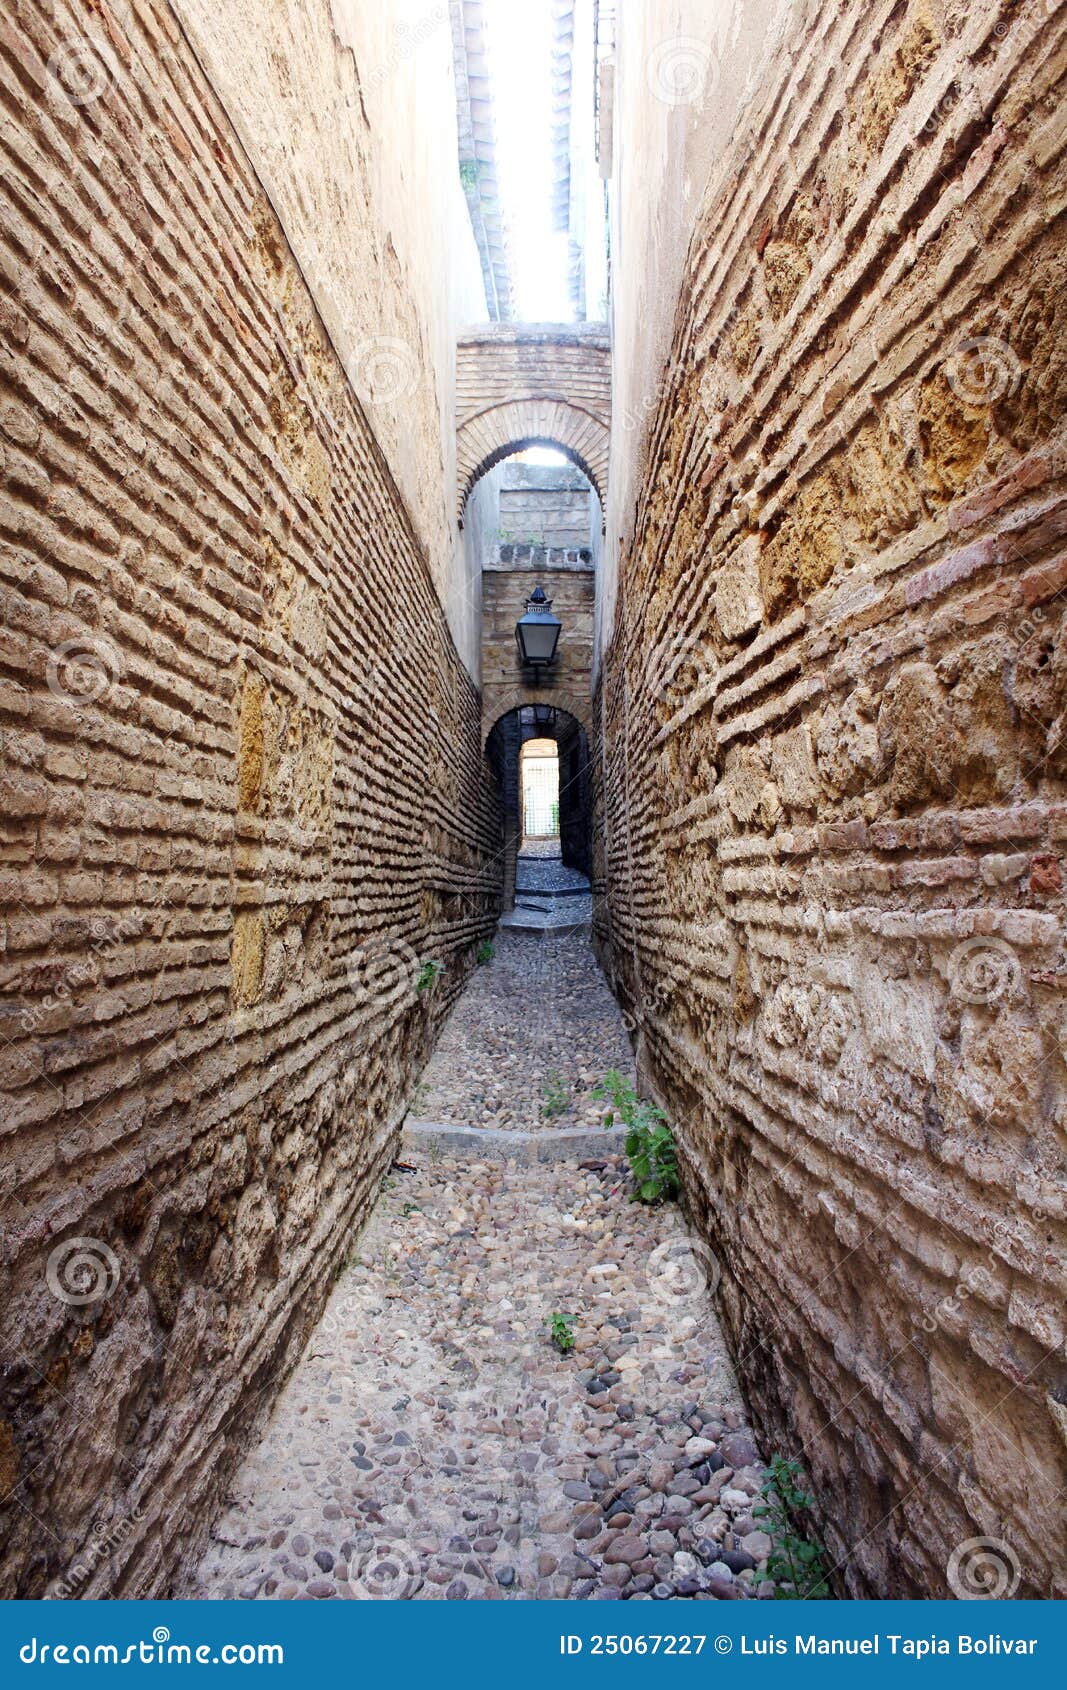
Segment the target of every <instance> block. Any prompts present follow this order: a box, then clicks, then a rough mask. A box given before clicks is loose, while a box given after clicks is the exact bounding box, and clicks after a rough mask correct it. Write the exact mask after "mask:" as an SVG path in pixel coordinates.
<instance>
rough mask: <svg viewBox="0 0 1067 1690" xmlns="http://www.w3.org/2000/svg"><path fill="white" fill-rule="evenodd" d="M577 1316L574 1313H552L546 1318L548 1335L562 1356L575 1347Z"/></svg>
mask: <svg viewBox="0 0 1067 1690" xmlns="http://www.w3.org/2000/svg"><path fill="white" fill-rule="evenodd" d="M577 1318H578V1317H577V1315H573V1314H550V1315H548V1316H547V1318H546V1320H545V1325H546V1326H547V1327H548V1335H549V1337H550V1338H551V1340H552V1342H553V1343H554V1344H555V1346H556V1348H557V1350H558V1351H559V1353H560V1355H561V1356H565V1355H568V1354H569V1353H570V1351H571V1350H573V1348H574V1322H575V1321H576V1320H577Z"/></svg>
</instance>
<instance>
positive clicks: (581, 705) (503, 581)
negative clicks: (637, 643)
mask: <svg viewBox="0 0 1067 1690" xmlns="http://www.w3.org/2000/svg"><path fill="white" fill-rule="evenodd" d="M499 553H500V555H499V557H498V559H496V560H494V561H493V562H491V563H490V564H488V565H487V566H486V569H485V572H484V574H483V576H482V714H483V721H484V727H485V732H486V733H488V732H489V730H490V728H491V727H492V726H493V723H494V722H496V721H498V720H499V718H500V717H501V716H502V715H503V714H504V713H505V712H506V711H508V710H513V709H515V708H516V706H518V705H521V704H556V705H558V706H559V707H560V708H561V709H563V710H569V711H570V713H571V715H572V716H574V717H575V718H576V719H577V720H578V721H580V722H581V723H582V725H583V727H585V728H587V729H588V727H589V723H590V703H591V699H592V670H593V601H594V597H595V581H594V575H593V570H592V568H591V567H590V566H589V565H588V564H585V563H582V562H581V559H580V557H579V555H578V553H577V552H571V553H567V552H563V551H557V550H553V551H552V553H551V554H549V552H548V550H547V549H546V548H545V547H541V546H511V545H504V546H501V547H500V548H499ZM512 560H514V561H515V562H516V563H517V564H518V565H519V566H518V567H511V562H512ZM520 560H521V561H520ZM538 584H540V585H541V586H542V587H543V588H544V590H545V592H546V593H547V594H548V596H549V598H550V599H551V600H552V610H553V614H554V615H556V616H558V617H559V619H560V621H561V623H562V624H563V627H562V630H561V632H560V636H559V645H558V646H557V648H556V660H555V662H554V663H553V665H552V667H551V669H550V670H549V671H547V672H546V673H545V674H544V675H543V676H542V677H541V678H540V684H539V685H536V686H535V685H533V684H531V683H530V682H529V680H528V672H527V671H525V670H524V669H523V666H522V664H521V663H520V662H519V652H518V647H517V645H516V644H515V624H516V622H517V621H518V620H519V617H520V616H521V615H522V614H523V612H524V611H525V609H526V601H527V599H528V598H529V596H530V594H531V593H532V592H533V590H534V588H535V587H536V586H537V585H538Z"/></svg>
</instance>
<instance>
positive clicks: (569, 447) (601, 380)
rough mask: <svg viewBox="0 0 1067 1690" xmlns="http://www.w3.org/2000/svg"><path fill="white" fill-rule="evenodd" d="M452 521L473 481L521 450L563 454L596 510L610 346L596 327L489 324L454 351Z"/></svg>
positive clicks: (601, 491)
mask: <svg viewBox="0 0 1067 1690" xmlns="http://www.w3.org/2000/svg"><path fill="white" fill-rule="evenodd" d="M456 398H457V422H456V479H457V494H458V499H459V511H460V516H461V517H462V515H463V510H464V508H465V506H466V503H467V499H468V497H469V496H470V491H471V488H472V487H473V486H474V483H475V482H476V481H477V480H478V478H479V476H482V475H484V474H485V473H486V471H487V470H489V469H492V467H493V465H494V464H496V463H499V462H500V460H501V458H505V457H507V456H508V455H509V453H511V452H518V451H521V450H522V449H523V447H524V446H531V445H549V446H555V447H557V448H558V449H559V450H560V451H561V452H563V453H565V454H566V456H567V457H568V458H570V460H571V462H572V463H574V464H577V466H578V468H579V469H580V470H581V471H582V472H583V474H585V475H587V476H588V477H589V479H590V481H591V482H592V483H593V486H594V487H595V488H596V491H597V495H598V497H599V499H600V503H601V508H603V505H604V500H605V494H606V492H607V482H608V448H609V444H610V439H611V342H610V338H609V336H608V332H607V329H606V328H605V327H604V325H603V324H599V323H542V324H538V323H532V324H530V323H527V324H523V325H521V326H519V325H515V324H513V323H492V324H488V325H485V326H483V327H481V328H478V329H471V330H469V331H468V332H467V333H465V334H462V335H460V337H459V341H458V343H457V346H456Z"/></svg>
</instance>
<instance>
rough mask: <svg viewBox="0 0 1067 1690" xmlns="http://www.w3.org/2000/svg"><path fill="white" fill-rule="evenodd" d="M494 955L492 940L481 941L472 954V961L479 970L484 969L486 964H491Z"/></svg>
mask: <svg viewBox="0 0 1067 1690" xmlns="http://www.w3.org/2000/svg"><path fill="white" fill-rule="evenodd" d="M495 955H496V951H495V950H494V948H493V942H492V940H491V939H483V940H482V942H481V944H480V945H479V946H478V949H477V950H476V951H475V953H474V960H475V962H476V963H477V964H478V966H479V968H484V966H485V964H486V963H487V962H492V960H493V958H494V956H495Z"/></svg>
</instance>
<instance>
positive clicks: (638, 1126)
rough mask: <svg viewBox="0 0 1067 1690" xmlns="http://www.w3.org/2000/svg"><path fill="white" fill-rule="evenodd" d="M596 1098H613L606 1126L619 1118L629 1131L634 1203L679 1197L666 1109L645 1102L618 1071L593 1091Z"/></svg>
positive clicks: (655, 1201)
mask: <svg viewBox="0 0 1067 1690" xmlns="http://www.w3.org/2000/svg"><path fill="white" fill-rule="evenodd" d="M593 1096H594V1097H607V1098H610V1099H611V1103H612V1107H611V1109H609V1110H608V1113H607V1115H606V1116H605V1118H604V1123H605V1125H606V1126H609V1127H610V1126H611V1124H612V1122H613V1121H614V1119H615V1116H616V1115H618V1117H619V1120H620V1121H621V1122H622V1124H623V1126H624V1127H625V1128H626V1138H625V1140H624V1144H625V1147H626V1154H627V1156H628V1157H629V1158H630V1171H631V1173H632V1174H633V1177H634V1189H633V1192H632V1194H631V1195H632V1197H633V1199H634V1201H635V1202H638V1203H662V1202H663V1199H664V1198H665V1197H675V1196H677V1194H678V1190H679V1187H680V1185H681V1180H680V1179H679V1176H678V1155H677V1151H676V1150H675V1145H674V1134H673V1133H672V1132H671V1129H670V1127H669V1126H668V1125H667V1117H666V1116H665V1115H664V1113H663V1110H662V1109H660V1108H658V1107H657V1106H656V1104H654V1103H645V1102H643V1101H642V1099H641V1098H639V1097H638V1095H637V1093H636V1092H635V1090H634V1088H633V1086H632V1085H631V1084H630V1082H629V1080H624V1079H623V1077H622V1075H621V1074H620V1073H619V1071H618V1069H616V1068H612V1069H610V1070H609V1071H608V1073H606V1074H605V1075H604V1078H603V1079H602V1080H601V1082H600V1084H599V1085H598V1086H595V1087H594V1088H593Z"/></svg>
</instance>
